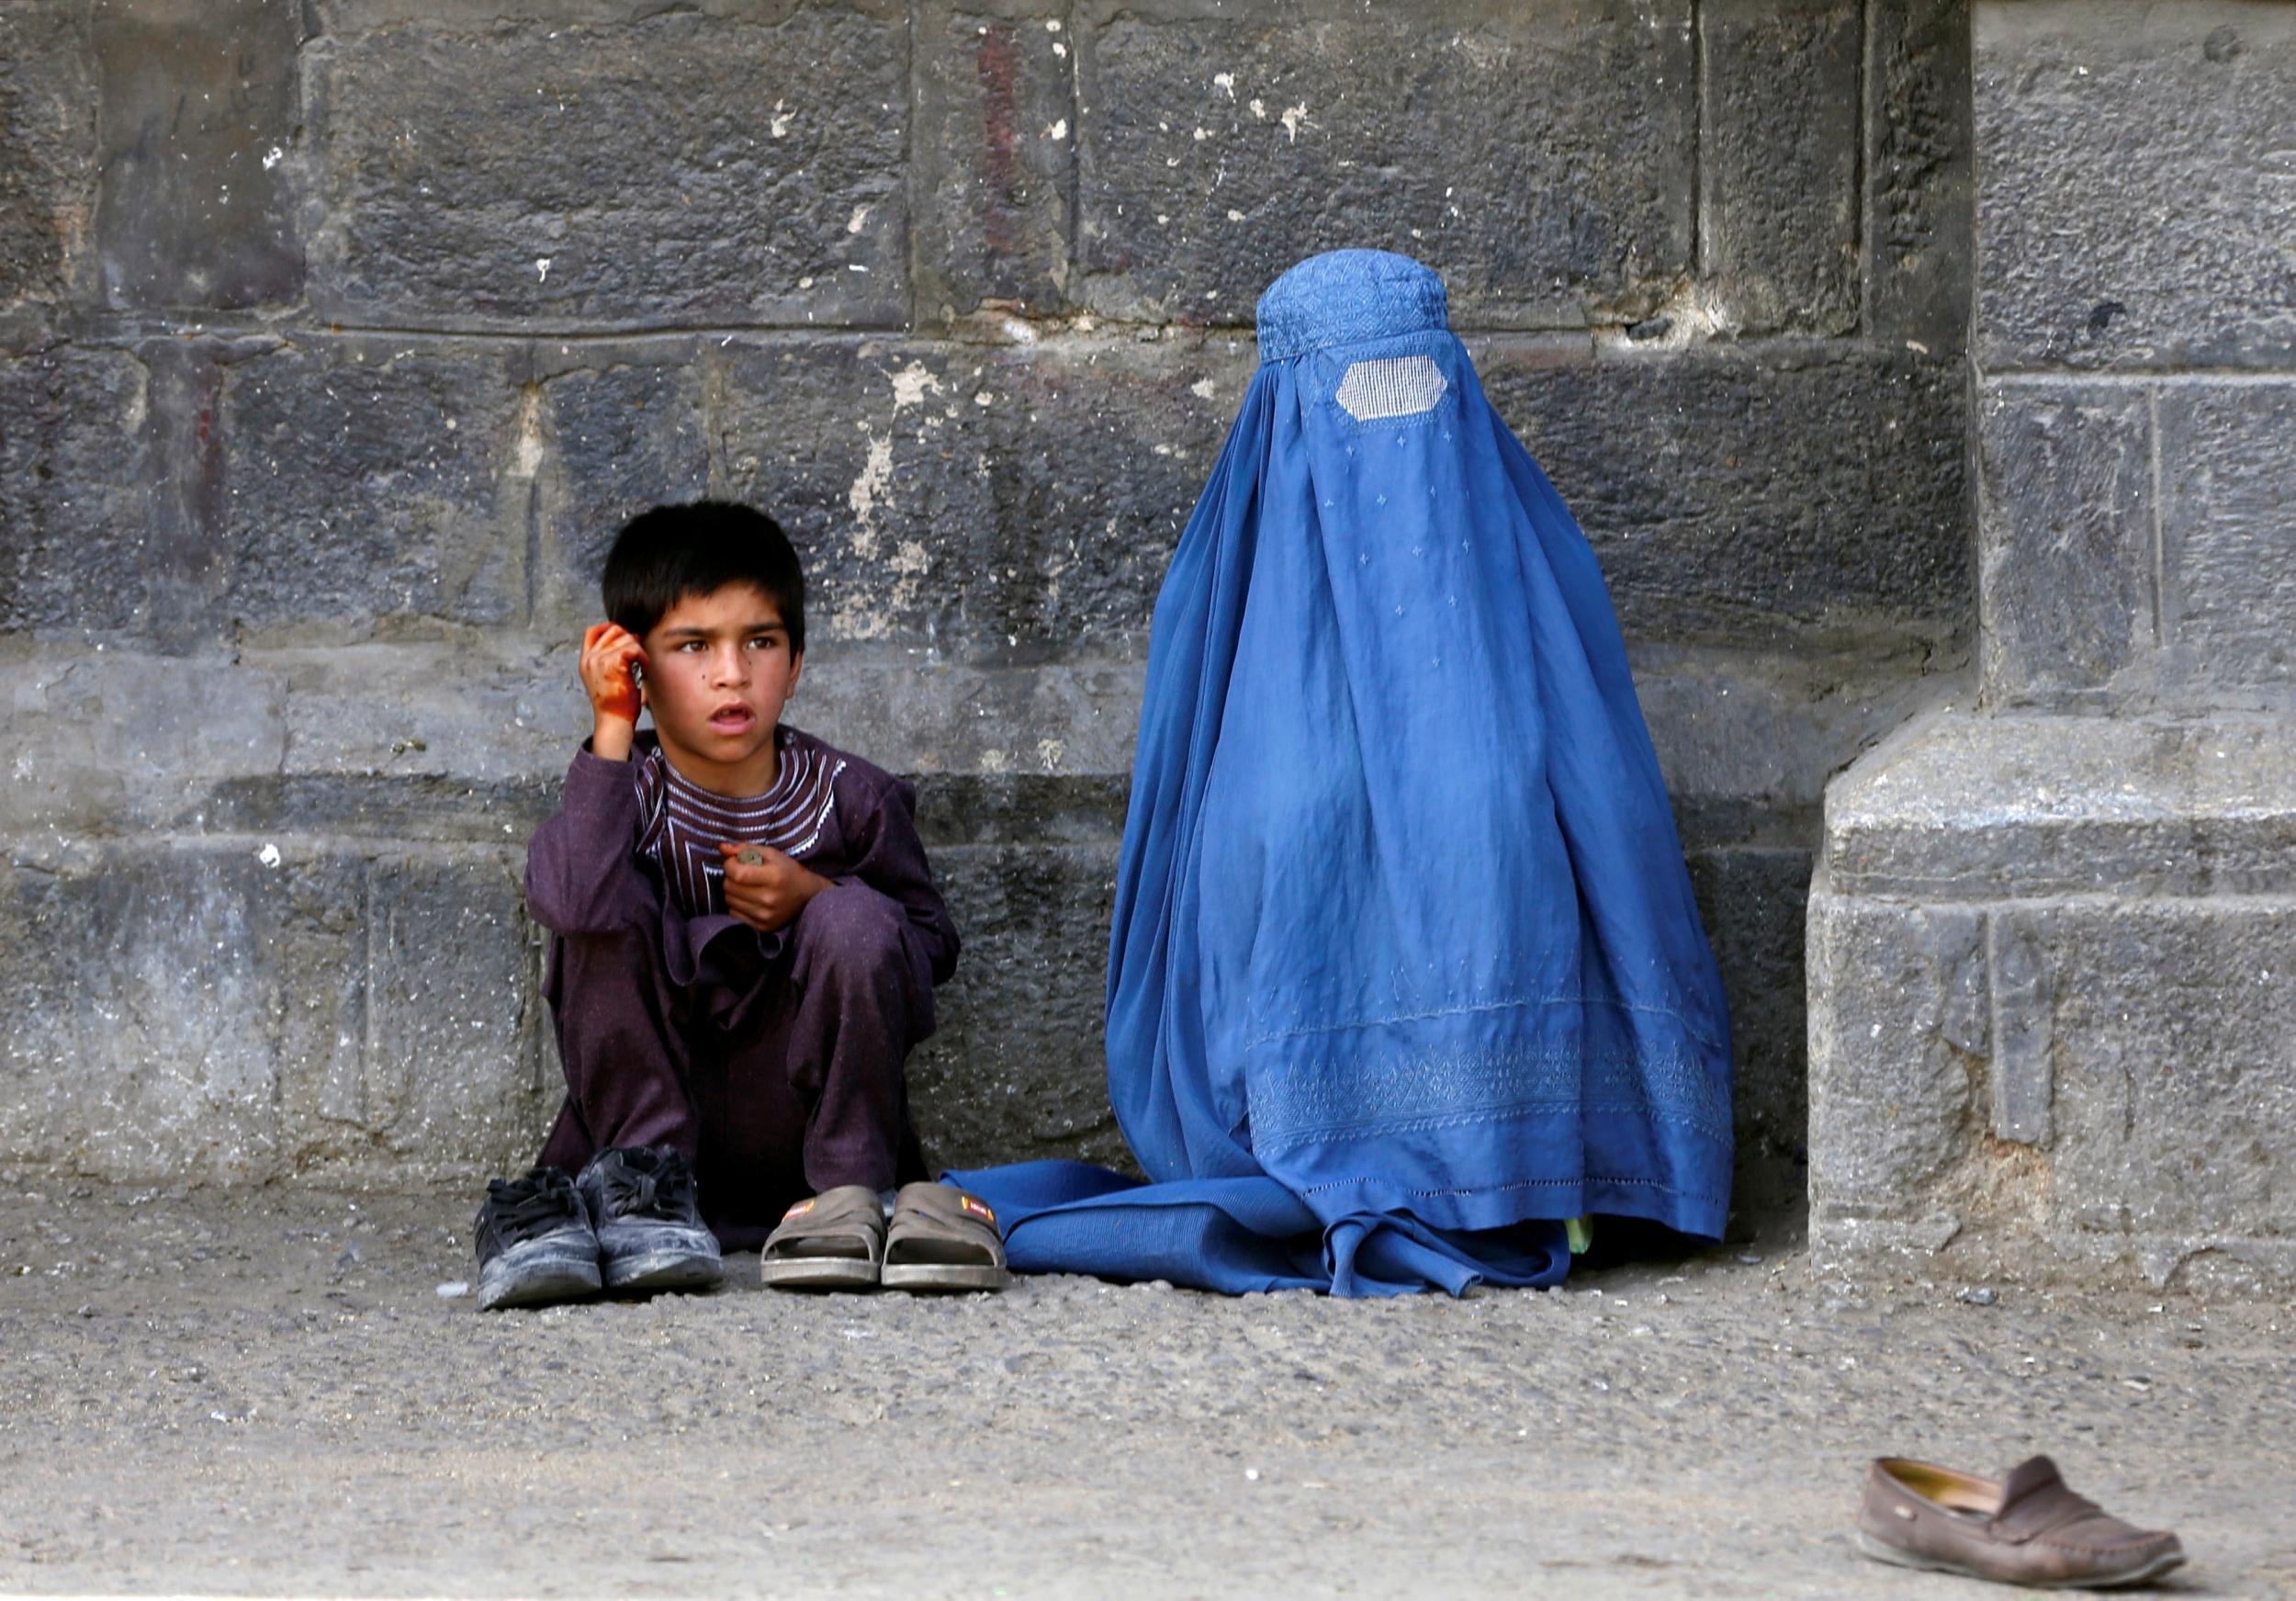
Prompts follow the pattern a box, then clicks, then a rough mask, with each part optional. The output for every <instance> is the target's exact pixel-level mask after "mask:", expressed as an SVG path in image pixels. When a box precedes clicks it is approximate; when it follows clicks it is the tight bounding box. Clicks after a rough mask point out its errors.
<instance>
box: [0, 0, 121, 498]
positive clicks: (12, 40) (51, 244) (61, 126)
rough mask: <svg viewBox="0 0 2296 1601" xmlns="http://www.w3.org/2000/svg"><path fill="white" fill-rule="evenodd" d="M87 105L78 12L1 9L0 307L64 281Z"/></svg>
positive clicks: (90, 132)
mask: <svg viewBox="0 0 2296 1601" xmlns="http://www.w3.org/2000/svg"><path fill="white" fill-rule="evenodd" d="M96 104H97V102H96V73H95V68H94V62H93V61H92V59H91V53H90V51H89V50H88V40H87V19H86V15H85V13H84V11H83V10H82V9H81V8H80V7H78V6H53V5H6V6H0V309H5V308H6V307H7V306H8V305H10V304H11V303H13V302H15V301H17V300H24V299H33V300H55V299H62V297H63V296H64V295H65V294H66V293H68V292H69V290H70V288H71V287H72V281H73V276H74V272H75V267H76V264H77V262H78V261H79V259H80V257H81V254H82V253H83V252H84V249H85V247H86V244H87V239H88V234H89V232H90V231H91V225H92V224H93V222H94V220H95V211H96V170H97V156H96V144H97V141H96ZM10 476H14V475H13V474H11V475H10Z"/></svg>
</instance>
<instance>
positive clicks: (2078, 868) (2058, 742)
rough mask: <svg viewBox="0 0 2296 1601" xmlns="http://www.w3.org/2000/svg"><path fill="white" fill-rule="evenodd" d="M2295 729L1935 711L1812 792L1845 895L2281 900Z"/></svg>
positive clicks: (2251, 721)
mask: <svg viewBox="0 0 2296 1601" xmlns="http://www.w3.org/2000/svg"><path fill="white" fill-rule="evenodd" d="M2291 748H2296V725H2291V723H2290V721H2289V720H2288V719H2287V718H2286V717H2273V716H2233V715H2223V714H2220V715H2217V716H2211V717H2207V718H2192V717H2185V718H2178V719H2174V720H2171V719H2167V718H2162V719H2159V720H2150V719H2140V718H2135V717H2128V716H2114V717H2068V716H2031V715H2024V716H1969V715H1966V714H1962V715H1954V714H1944V715H1940V716H1933V717H1930V718H1928V719H1926V720H1925V721H1923V722H1921V723H1919V724H1918V725H1916V726H1915V727H1911V728H1909V729H1908V730H1907V731H1906V732H1905V733H1904V734H1903V735H1902V736H1900V737H1898V738H1893V739H1892V740H1890V741H1889V742H1888V743H1887V744H1886V745H1885V747H1883V748H1882V749H1881V750H1877V751H1875V752H1874V754H1872V755H1870V756H1868V757H1867V758H1865V759H1864V760H1863V761H1860V762H1859V763H1858V764H1857V765H1856V766H1854V767H1852V768H1851V769H1850V771H1849V772H1845V773H1843V774H1842V775H1841V776H1840V778H1838V779H1836V780H1835V781H1834V782H1833V784H1831V785H1830V786H1829V788H1828V790H1827V792H1826V840H1825V857H1826V874H1827V880H1828V883H1829V885H1831V886H1832V889H1833V891H1834V893H1836V894H1838V895H1843V896H1869V897H1875V898H1893V899H1904V900H1917V901H1922V902H1930V903H1936V902H1944V901H1955V900H1964V901H1991V900H1999V899H2007V898H2033V899H2042V898H2047V897H2053V896H2212V895H2221V896H2274V895H2281V896H2285V895H2296V767H2291V765H2290V761H2289V760H2288V752H2289V750H2290V749H2291Z"/></svg>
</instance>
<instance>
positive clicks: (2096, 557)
mask: <svg viewBox="0 0 2296 1601" xmlns="http://www.w3.org/2000/svg"><path fill="white" fill-rule="evenodd" d="M1977 446H1978V457H1979V463H1980V466H1979V473H1980V490H1979V509H1978V524H1977V529H1978V548H1979V558H1978V559H1979V579H1978V593H1979V595H1980V597H1981V603H1982V618H1981V652H1980V659H1981V661H1982V665H1983V671H1984V675H1985V688H1986V695H1987V696H1988V697H1989V698H1991V699H1993V700H1996V701H2000V702H2020V701H2051V700H2064V699H2066V698H2067V697H2074V698H2077V697H2078V696H2080V695H2081V694H2082V693H2084V692H2097V691H2101V690H2103V689H2105V688H2107V687H2108V686H2110V684H2111V682H2112V681H2113V679H2114V678H2115V676H2116V675H2118V674H2121V673H2122V671H2124V670H2126V669H2127V668H2129V667H2131V666H2132V665H2133V664H2134V663H2135V662H2136V661H2137V660H2138V658H2139V657H2140V655H2141V654H2143V653H2144V652H2146V651H2149V650H2150V648H2152V645H2153V643H2154V613H2153V607H2154V585H2153V569H2154V554H2153V553H2154V531H2153V520H2154V506H2153V469H2152V448H2153V446H2152V420H2151V414H2150V408H2149V403H2148V401H2147V400H2146V397H2145V395H2144V392H2143V391H2142V390H2139V389H2127V388H2106V387H2099V386H2093V385H2092V386H2084V385H2080V384H2069V385H2068V384H2022V383H2020V384H1997V385H1995V386H1993V387H1992V388H1991V389H1990V390H1989V392H1987V393H1986V396H1985V397H1984V400H1982V402H1981V403H1980V406H1979V415H1978V420H1977Z"/></svg>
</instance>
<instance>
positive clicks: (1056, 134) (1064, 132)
mask: <svg viewBox="0 0 2296 1601" xmlns="http://www.w3.org/2000/svg"><path fill="white" fill-rule="evenodd" d="M1044 137H1045V138H1047V139H1052V140H1061V139H1066V138H1067V137H1068V118H1065V117H1064V118H1061V119H1060V120H1059V121H1057V122H1052V123H1048V124H1047V125H1046V126H1045V130H1044Z"/></svg>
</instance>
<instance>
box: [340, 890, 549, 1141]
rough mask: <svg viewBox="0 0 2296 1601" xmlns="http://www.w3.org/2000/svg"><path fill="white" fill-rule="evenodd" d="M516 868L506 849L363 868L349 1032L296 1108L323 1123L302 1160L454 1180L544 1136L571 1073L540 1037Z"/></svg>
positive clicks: (533, 953)
mask: <svg viewBox="0 0 2296 1601" xmlns="http://www.w3.org/2000/svg"><path fill="white" fill-rule="evenodd" d="M522 870H523V853H521V852H517V851H456V852H450V853H430V854H425V855H411V854H407V855H392V856H386V857H384V858H382V859H380V860H377V861H375V862H372V863H368V864H367V866H366V874H365V899H364V904H363V907H362V908H361V909H362V911H363V913H364V918H363V926H362V930H361V931H362V936H363V938H362V949H361V952H360V961H359V963H358V964H356V965H355V967H354V969H353V972H354V974H355V976H356V979H357V982H358V990H357V995H358V1016H357V1032H356V1034H355V1038H354V1039H353V1040H352V1041H351V1042H350V1043H342V1041H341V1036H339V1037H338V1048H337V1050H336V1051H335V1052H334V1053H332V1054H331V1055H330V1056H329V1057H328V1059H327V1061H326V1063H325V1068H324V1071H323V1072H322V1073H321V1075H320V1076H319V1077H318V1079H317V1082H316V1084H315V1086H313V1087H312V1092H311V1094H310V1099H309V1101H308V1102H307V1104H306V1105H305V1106H303V1107H301V1108H298V1110H299V1111H302V1112H303V1114H304V1115H305V1116H306V1117H309V1118H310V1119H311V1120H312V1121H313V1122H314V1124H325V1125H332V1126H331V1127H330V1128H329V1129H328V1130H327V1131H326V1132H325V1133H321V1131H320V1130H319V1129H318V1128H316V1127H314V1128H313V1130H312V1132H311V1133H310V1135H309V1136H308V1138H309V1139H310V1150H309V1151H308V1154H307V1155H306V1156H305V1157H304V1161H305V1163H306V1164H307V1165H321V1164H325V1165H333V1164H343V1165H348V1166H355V1167H374V1166H378V1165H380V1166H387V1167H389V1168H390V1169H391V1170H393V1171H397V1172H401V1173H406V1174H409V1175H410V1176H415V1175H419V1176H421V1177H423V1178H433V1179H438V1178H463V1177H465V1176H466V1175H467V1174H469V1173H472V1172H474V1171H501V1170H503V1169H505V1168H508V1167H512V1166H513V1165H515V1164H521V1163H523V1162H524V1161H526V1160H529V1159H530V1158H531V1156H532V1154H533V1152H534V1151H535V1150H536V1149H538V1148H539V1147H540V1144H541V1140H542V1135H543V1133H544V1131H545V1130H546V1127H547V1126H548V1122H549V1120H550V1118H551V1116H552V1115H553V1114H554V1113H555V1112H556V1111H557V1106H558V1102H559V1101H560V1100H561V1099H563V1097H564V1093H565V1082H564V1080H563V1079H562V1078H561V1077H559V1075H558V1074H557V1071H556V1070H555V1068H554V1067H553V1065H552V1059H550V1058H547V1057H546V1055H545V1047H544V1045H543V1043H542V1030H543V1024H544V1012H545V1008H544V1005H543V1002H542V998H541V994H540V974H539V966H538V963H539V953H540V950H541V934H540V931H539V930H536V929H535V926H534V925H533V924H531V923H529V922H528V921H527V920H526V916H525V911H524V892H523V887H522V881H521V877H520V874H521V872H522ZM346 1032H348V1031H346ZM330 1136H332V1137H330Z"/></svg>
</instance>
